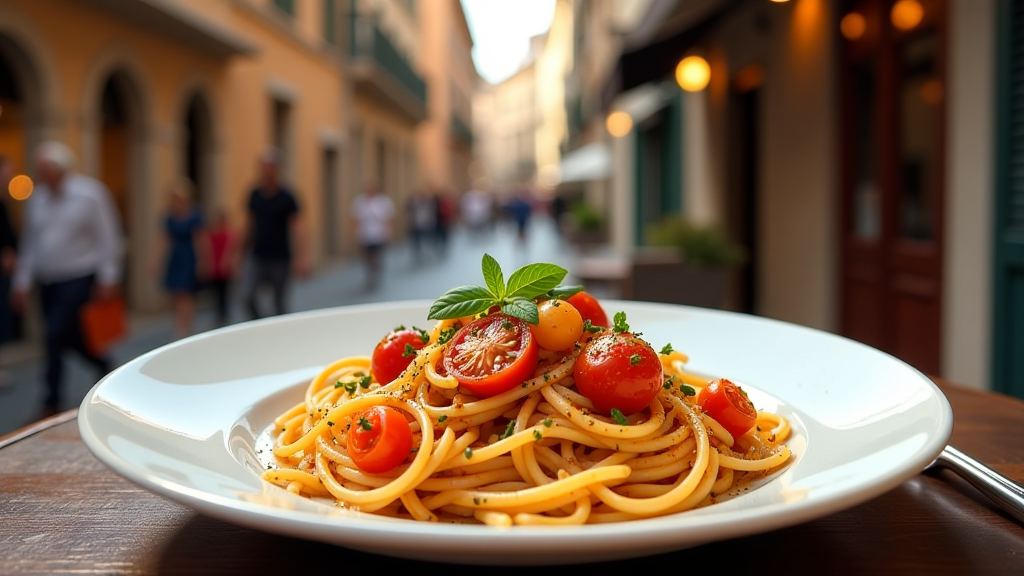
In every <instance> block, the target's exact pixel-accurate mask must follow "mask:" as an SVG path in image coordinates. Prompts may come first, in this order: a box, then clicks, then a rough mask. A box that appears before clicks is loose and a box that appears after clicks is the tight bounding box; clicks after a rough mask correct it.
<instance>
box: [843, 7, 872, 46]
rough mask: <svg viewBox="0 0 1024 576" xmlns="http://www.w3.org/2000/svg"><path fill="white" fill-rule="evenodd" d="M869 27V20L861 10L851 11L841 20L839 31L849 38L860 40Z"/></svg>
mask: <svg viewBox="0 0 1024 576" xmlns="http://www.w3.org/2000/svg"><path fill="white" fill-rule="evenodd" d="M867 28H868V22H867V20H865V19H864V16H862V15H861V14H860V13H859V12H850V13H849V14H847V15H846V16H843V19H842V20H841V21H840V22H839V31H840V32H842V33H843V38H846V39H847V40H860V39H861V38H862V37H863V36H864V32H865V30H867Z"/></svg>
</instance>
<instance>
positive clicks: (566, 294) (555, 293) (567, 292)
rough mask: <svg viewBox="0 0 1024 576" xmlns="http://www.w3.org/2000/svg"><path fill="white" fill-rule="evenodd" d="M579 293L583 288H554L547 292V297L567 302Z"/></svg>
mask: <svg viewBox="0 0 1024 576" xmlns="http://www.w3.org/2000/svg"><path fill="white" fill-rule="evenodd" d="M580 292H583V286H556V287H555V288H553V289H551V290H549V291H548V296H550V297H552V298H558V299H559V300H568V299H569V298H570V297H572V296H575V295H577V294H579V293H580Z"/></svg>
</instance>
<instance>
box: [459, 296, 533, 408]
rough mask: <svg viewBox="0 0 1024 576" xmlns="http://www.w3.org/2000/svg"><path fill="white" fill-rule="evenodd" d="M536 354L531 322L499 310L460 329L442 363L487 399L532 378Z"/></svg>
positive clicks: (462, 382) (476, 393)
mask: <svg viewBox="0 0 1024 576" xmlns="http://www.w3.org/2000/svg"><path fill="white" fill-rule="evenodd" d="M537 357H538V351H537V342H536V341H535V340H534V339H533V334H532V333H531V332H530V327H529V325H528V324H527V323H526V322H524V321H523V320H520V319H519V318H516V317H515V316H510V315H508V314H504V313H501V312H498V313H495V314H490V315H488V316H484V317H483V318H478V319H476V320H474V321H472V322H470V323H469V324H466V325H465V326H463V327H462V328H460V329H459V331H458V332H456V333H455V336H453V337H452V339H451V342H449V343H448V346H447V348H445V351H444V356H443V357H442V359H441V362H442V364H443V366H444V369H445V370H446V371H447V373H448V374H449V375H450V376H454V377H455V379H456V380H458V381H459V385H461V386H463V387H465V388H466V389H468V390H469V391H471V392H472V393H473V394H475V395H477V396H480V397H482V398H485V397H488V396H494V395H496V394H501V393H502V392H504V391H506V390H510V389H512V388H514V387H516V386H518V385H520V384H522V383H523V382H524V381H526V380H529V379H530V378H532V377H533V372H534V370H536V368H537Z"/></svg>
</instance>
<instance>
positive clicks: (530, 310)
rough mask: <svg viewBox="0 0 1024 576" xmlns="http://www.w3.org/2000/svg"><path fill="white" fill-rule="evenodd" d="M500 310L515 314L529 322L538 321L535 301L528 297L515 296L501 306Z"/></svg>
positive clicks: (511, 314) (538, 316) (510, 314)
mask: <svg viewBox="0 0 1024 576" xmlns="http://www.w3.org/2000/svg"><path fill="white" fill-rule="evenodd" d="M501 311H502V312H504V313H505V314H508V315H509V316H515V317H516V318H520V319H522V320H526V321H527V322H528V323H530V324H537V323H539V322H540V315H539V314H538V312H537V303H536V302H534V301H533V300H530V299H529V298H524V297H522V296H517V297H515V298H512V299H511V300H510V301H509V302H507V303H506V304H505V305H503V306H502V307H501Z"/></svg>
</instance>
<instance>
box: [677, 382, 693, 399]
mask: <svg viewBox="0 0 1024 576" xmlns="http://www.w3.org/2000/svg"><path fill="white" fill-rule="evenodd" d="M679 391H680V392H682V393H683V396H696V395H697V391H696V390H694V389H693V388H691V387H690V386H687V385H686V384H680V385H679Z"/></svg>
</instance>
